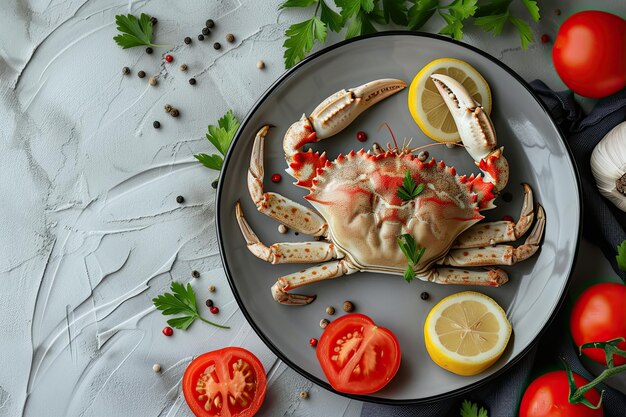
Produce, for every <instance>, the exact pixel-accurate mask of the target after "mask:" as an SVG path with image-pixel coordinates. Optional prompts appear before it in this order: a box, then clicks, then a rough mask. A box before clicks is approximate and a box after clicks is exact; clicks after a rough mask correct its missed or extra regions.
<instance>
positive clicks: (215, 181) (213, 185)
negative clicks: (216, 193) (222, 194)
mask: <svg viewBox="0 0 626 417" xmlns="http://www.w3.org/2000/svg"><path fill="white" fill-rule="evenodd" d="M217 182H218V180H213V182H212V183H211V187H213V188H214V189H216V190H217Z"/></svg>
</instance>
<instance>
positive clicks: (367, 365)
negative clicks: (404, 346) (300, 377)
mask: <svg viewBox="0 0 626 417" xmlns="http://www.w3.org/2000/svg"><path fill="white" fill-rule="evenodd" d="M317 359H318V360H319V362H320V365H321V366H322V370H323V371H324V375H326V378H328V382H330V385H332V387H333V388H334V389H336V390H337V391H340V392H345V393H347V394H371V393H372V392H376V391H378V390H379V389H381V388H382V387H384V386H385V385H387V383H389V381H391V379H392V378H393V377H394V375H395V374H396V372H397V371H398V368H399V367H400V345H399V343H398V339H396V336H394V334H393V333H391V332H390V331H389V330H387V329H385V328H384V327H379V326H377V325H376V324H374V322H373V321H372V319H370V318H369V317H367V316H365V315H363V314H347V315H345V316H343V317H340V318H338V319H337V320H334V321H332V322H331V323H330V324H329V325H328V326H327V327H326V330H324V333H323V334H322V337H321V338H320V340H319V343H318V345H317Z"/></svg>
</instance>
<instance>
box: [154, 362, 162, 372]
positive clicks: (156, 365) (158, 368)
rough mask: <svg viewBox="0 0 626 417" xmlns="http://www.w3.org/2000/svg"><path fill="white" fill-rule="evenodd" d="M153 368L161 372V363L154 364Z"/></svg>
mask: <svg viewBox="0 0 626 417" xmlns="http://www.w3.org/2000/svg"><path fill="white" fill-rule="evenodd" d="M152 370H153V371H154V372H161V365H159V364H158V363H155V364H154V365H152Z"/></svg>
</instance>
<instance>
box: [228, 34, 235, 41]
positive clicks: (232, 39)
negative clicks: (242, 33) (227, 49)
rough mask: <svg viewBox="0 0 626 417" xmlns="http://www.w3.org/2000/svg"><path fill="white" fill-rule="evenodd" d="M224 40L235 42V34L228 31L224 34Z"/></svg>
mask: <svg viewBox="0 0 626 417" xmlns="http://www.w3.org/2000/svg"><path fill="white" fill-rule="evenodd" d="M226 42H230V43H233V42H235V35H233V34H232V33H228V34H227V35H226Z"/></svg>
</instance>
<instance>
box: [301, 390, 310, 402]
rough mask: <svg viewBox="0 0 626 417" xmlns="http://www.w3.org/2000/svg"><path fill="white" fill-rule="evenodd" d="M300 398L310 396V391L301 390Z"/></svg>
mask: <svg viewBox="0 0 626 417" xmlns="http://www.w3.org/2000/svg"><path fill="white" fill-rule="evenodd" d="M299 395H300V398H302V399H303V400H306V399H307V398H309V392H308V391H300V394H299Z"/></svg>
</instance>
